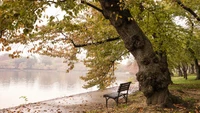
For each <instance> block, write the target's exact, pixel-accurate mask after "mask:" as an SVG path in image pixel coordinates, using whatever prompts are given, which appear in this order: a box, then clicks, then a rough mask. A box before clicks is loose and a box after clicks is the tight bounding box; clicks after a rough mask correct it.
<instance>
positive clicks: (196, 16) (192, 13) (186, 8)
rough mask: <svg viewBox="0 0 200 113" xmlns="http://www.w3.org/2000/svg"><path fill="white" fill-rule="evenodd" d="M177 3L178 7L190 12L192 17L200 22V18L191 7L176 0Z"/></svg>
mask: <svg viewBox="0 0 200 113" xmlns="http://www.w3.org/2000/svg"><path fill="white" fill-rule="evenodd" d="M175 2H177V4H178V5H180V6H181V7H182V8H183V9H184V10H186V11H188V12H189V13H190V14H191V15H193V16H194V18H196V19H197V20H198V21H200V17H199V16H198V15H197V14H196V13H195V12H194V11H193V10H192V9H191V8H189V7H187V6H185V5H184V4H183V3H182V2H181V0H175Z"/></svg>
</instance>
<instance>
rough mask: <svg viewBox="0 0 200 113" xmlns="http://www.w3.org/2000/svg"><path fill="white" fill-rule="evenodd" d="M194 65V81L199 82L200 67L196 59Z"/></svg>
mask: <svg viewBox="0 0 200 113" xmlns="http://www.w3.org/2000/svg"><path fill="white" fill-rule="evenodd" d="M194 64H195V68H196V73H197V77H196V80H200V66H199V63H198V60H197V59H196V58H195V59H194Z"/></svg>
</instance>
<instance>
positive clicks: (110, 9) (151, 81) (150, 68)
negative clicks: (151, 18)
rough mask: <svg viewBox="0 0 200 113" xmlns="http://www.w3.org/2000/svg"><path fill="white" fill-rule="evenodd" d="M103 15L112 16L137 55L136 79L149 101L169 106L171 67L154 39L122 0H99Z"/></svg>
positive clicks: (128, 46) (126, 44)
mask: <svg viewBox="0 0 200 113" xmlns="http://www.w3.org/2000/svg"><path fill="white" fill-rule="evenodd" d="M99 2H100V4H101V7H102V11H103V15H104V17H105V18H106V19H109V20H110V22H111V24H112V25H113V26H114V27H115V28H116V30H117V32H118V34H119V35H120V36H121V38H122V39H123V41H124V44H125V47H126V48H127V49H128V50H129V51H130V52H131V53H132V55H133V56H134V57H135V59H136V61H137V63H138V66H139V72H138V73H137V75H136V76H137V80H138V81H139V84H140V88H141V90H142V92H143V93H144V95H145V96H146V98H147V104H148V105H150V104H152V105H161V106H163V107H170V106H171V105H172V101H171V98H170V97H171V94H170V92H169V90H168V85H169V84H170V82H171V80H170V79H169V76H170V75H168V74H169V70H168V67H167V66H166V65H165V64H164V65H163V63H162V61H161V60H160V59H159V58H158V57H157V56H156V54H155V52H154V50H153V47H152V44H151V42H150V41H149V40H148V38H147V37H146V36H145V34H144V33H143V31H142V30H141V29H140V27H139V26H138V24H137V23H136V21H135V20H134V19H133V17H132V15H131V13H130V11H129V10H128V9H123V7H122V6H123V3H121V2H120V0H99Z"/></svg>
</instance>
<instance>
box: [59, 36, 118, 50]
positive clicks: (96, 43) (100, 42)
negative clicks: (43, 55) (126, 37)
mask: <svg viewBox="0 0 200 113" xmlns="http://www.w3.org/2000/svg"><path fill="white" fill-rule="evenodd" d="M61 34H62V35H63V36H65V38H66V37H67V36H66V35H65V34H64V33H63V32H61ZM66 39H67V40H69V41H70V42H71V43H72V44H73V46H74V47H75V48H80V47H86V46H90V45H99V44H103V43H105V42H112V41H115V40H119V39H121V38H120V37H119V36H118V37H115V38H108V39H106V40H102V41H98V42H95V43H85V44H76V43H75V42H74V41H73V40H72V39H70V38H66ZM66 39H65V40H66Z"/></svg>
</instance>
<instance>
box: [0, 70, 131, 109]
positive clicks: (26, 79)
mask: <svg viewBox="0 0 200 113" xmlns="http://www.w3.org/2000/svg"><path fill="white" fill-rule="evenodd" d="M85 74H86V71H71V72H70V73H65V72H57V71H32V70H31V71H30V70H29V71H28V70H27V71H24V70H23V71H19V70H0V109H2V108H7V107H12V106H17V105H20V104H24V103H25V100H24V99H23V98H20V97H21V96H25V97H26V98H27V99H28V103H29V102H37V101H42V100H47V99H52V98H56V97H62V96H69V95H73V94H78V93H83V92H88V91H93V90H96V88H90V89H87V90H86V89H83V88H82V85H83V84H84V81H82V80H80V79H79V77H80V76H83V75H85ZM116 76H117V83H118V84H119V83H121V82H124V81H127V79H129V78H130V76H131V75H130V74H126V73H125V72H118V73H116Z"/></svg>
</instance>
